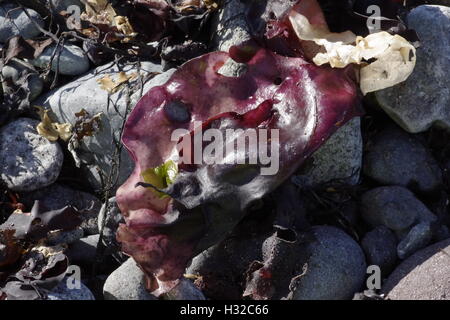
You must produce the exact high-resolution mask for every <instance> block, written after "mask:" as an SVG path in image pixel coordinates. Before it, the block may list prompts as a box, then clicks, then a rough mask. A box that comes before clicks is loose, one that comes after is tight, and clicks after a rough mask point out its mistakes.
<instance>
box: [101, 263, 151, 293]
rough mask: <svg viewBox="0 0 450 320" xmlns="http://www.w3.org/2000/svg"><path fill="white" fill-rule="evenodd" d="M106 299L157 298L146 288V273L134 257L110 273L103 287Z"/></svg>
mask: <svg viewBox="0 0 450 320" xmlns="http://www.w3.org/2000/svg"><path fill="white" fill-rule="evenodd" d="M103 296H104V298H105V300H156V299H157V298H156V297H155V296H153V295H152V294H150V293H149V292H148V291H147V289H146V288H145V275H144V273H143V272H142V270H141V269H140V268H139V267H138V266H137V264H136V262H135V261H134V259H133V258H129V259H128V260H127V261H125V262H124V263H123V264H122V265H121V266H120V267H119V268H117V269H116V270H115V271H114V272H113V273H111V274H110V276H109V277H108V279H106V282H105V285H104V287H103Z"/></svg>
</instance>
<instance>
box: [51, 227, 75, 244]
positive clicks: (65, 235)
mask: <svg viewBox="0 0 450 320" xmlns="http://www.w3.org/2000/svg"><path fill="white" fill-rule="evenodd" d="M83 237H84V231H83V229H82V228H81V227H77V228H75V229H73V230H68V231H64V230H56V231H53V232H50V233H49V234H48V236H47V244H49V245H51V246H56V245H58V244H71V243H74V242H75V241H78V240H80V239H81V238H83Z"/></svg>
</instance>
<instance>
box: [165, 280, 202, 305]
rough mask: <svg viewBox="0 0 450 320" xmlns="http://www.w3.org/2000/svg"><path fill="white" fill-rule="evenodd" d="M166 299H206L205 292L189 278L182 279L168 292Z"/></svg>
mask: <svg viewBox="0 0 450 320" xmlns="http://www.w3.org/2000/svg"><path fill="white" fill-rule="evenodd" d="M163 299H165V300H206V298H205V296H204V295H203V293H202V292H201V291H200V290H199V289H197V287H196V286H195V285H194V284H193V283H192V282H191V281H190V280H188V279H181V280H180V282H179V283H178V284H177V285H176V286H175V287H174V288H172V290H170V291H169V292H167V293H166V294H165V295H164V297H163Z"/></svg>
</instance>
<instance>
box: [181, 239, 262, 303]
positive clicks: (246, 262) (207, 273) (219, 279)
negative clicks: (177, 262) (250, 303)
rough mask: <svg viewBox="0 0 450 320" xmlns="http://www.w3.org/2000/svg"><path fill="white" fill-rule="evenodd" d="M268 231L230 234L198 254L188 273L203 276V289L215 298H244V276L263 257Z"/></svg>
mask: <svg viewBox="0 0 450 320" xmlns="http://www.w3.org/2000/svg"><path fill="white" fill-rule="evenodd" d="M266 237H267V235H264V234H254V233H251V234H248V235H247V236H246V237H243V236H242V235H240V236H238V235H236V236H234V235H233V234H232V235H230V237H228V238H227V239H225V240H224V241H222V242H221V243H218V244H216V245H214V246H212V247H210V248H208V249H207V250H205V251H203V252H202V253H200V254H199V255H197V256H195V257H194V258H193V259H192V261H191V264H190V265H189V267H188V268H187V269H186V274H188V275H193V276H195V277H197V279H200V281H199V282H198V283H199V284H200V285H201V289H202V292H203V293H204V294H205V295H206V296H207V297H208V298H210V299H212V300H237V299H241V298H242V293H243V288H242V284H241V283H240V280H239V279H242V278H243V277H244V275H245V273H246V271H247V270H248V268H249V267H250V265H251V263H252V262H254V261H261V260H263V257H262V252H261V246H262V244H263V241H264V239H265V238H266ZM196 284H197V283H196Z"/></svg>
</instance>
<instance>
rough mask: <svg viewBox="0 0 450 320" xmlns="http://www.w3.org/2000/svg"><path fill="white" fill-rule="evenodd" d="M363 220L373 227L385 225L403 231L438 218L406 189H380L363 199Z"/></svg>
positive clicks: (368, 193) (394, 187)
mask: <svg viewBox="0 0 450 320" xmlns="http://www.w3.org/2000/svg"><path fill="white" fill-rule="evenodd" d="M361 213H362V218H363V219H364V220H365V221H366V222H367V223H368V224H369V225H370V226H372V227H377V226H379V225H384V226H386V227H388V228H389V229H391V230H395V231H403V230H406V229H408V228H410V227H411V226H413V225H414V224H416V223H418V222H431V221H434V220H436V216H435V215H434V214H433V213H432V212H431V211H430V210H429V209H428V208H427V207H426V206H425V205H424V204H423V203H422V202H421V201H420V200H418V199H417V198H416V197H415V196H414V194H413V193H412V192H411V191H409V190H408V189H406V188H403V187H398V186H389V187H379V188H375V189H372V190H370V191H367V192H366V193H364V194H363V195H362V197H361Z"/></svg>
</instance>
